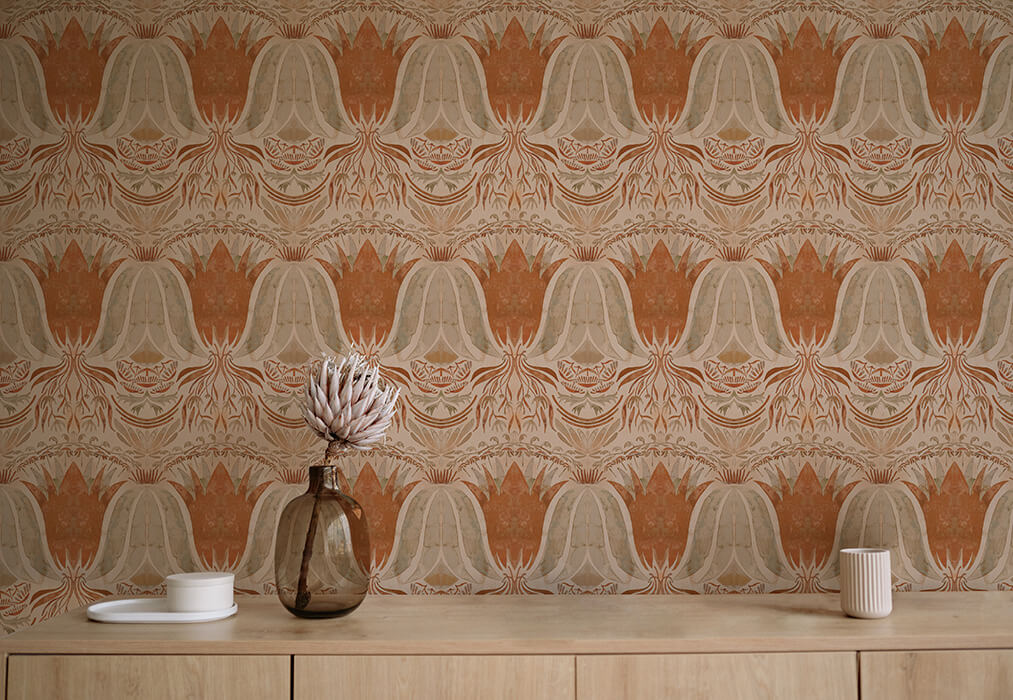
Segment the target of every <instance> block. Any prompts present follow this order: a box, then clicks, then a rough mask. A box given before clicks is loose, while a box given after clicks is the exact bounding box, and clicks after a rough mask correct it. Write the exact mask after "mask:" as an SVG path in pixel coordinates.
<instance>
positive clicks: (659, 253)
mask: <svg viewBox="0 0 1013 700" xmlns="http://www.w3.org/2000/svg"><path fill="white" fill-rule="evenodd" d="M691 252H692V247H691V246H690V245H687V246H686V248H685V249H684V250H683V252H682V255H681V256H680V257H679V262H678V264H676V262H675V260H674V259H673V257H672V254H671V253H670V252H669V250H668V246H667V245H665V242H664V241H658V243H657V244H656V245H655V246H654V249H653V250H652V251H651V255H650V257H648V259H647V263H646V264H645V263H643V262H642V261H641V258H640V255H639V254H638V253H637V252H636V250H634V249H633V248H631V249H630V253H631V254H632V258H633V263H632V267H631V266H628V265H627V264H626V263H624V262H621V261H619V260H613V261H612V263H613V264H614V265H615V266H616V268H617V269H618V270H619V272H620V274H622V276H623V279H625V280H626V286H627V287H628V288H629V290H630V300H631V301H632V303H633V316H634V320H635V321H636V324H637V330H638V331H640V337H641V338H643V340H644V342H645V343H648V344H662V345H675V344H676V343H677V342H678V340H679V338H680V337H681V336H682V332H683V330H684V329H685V327H686V317H687V315H688V314H689V298H690V295H691V294H692V293H693V285H694V284H695V283H696V280H697V278H698V277H699V276H700V273H701V272H703V271H704V268H706V267H707V264H708V263H709V262H710V261H711V260H712V258H705V259H703V260H700V261H699V262H697V263H696V264H694V265H693V266H692V267H690V263H689V261H690V254H691Z"/></svg>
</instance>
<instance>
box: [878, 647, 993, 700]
mask: <svg viewBox="0 0 1013 700" xmlns="http://www.w3.org/2000/svg"><path fill="white" fill-rule="evenodd" d="M860 659H861V668H862V700H953V699H954V698H980V699H982V700H1008V699H1009V698H1013V650H1010V649H980V650H975V651H961V650H954V651H875V652H862V653H861V655H860Z"/></svg>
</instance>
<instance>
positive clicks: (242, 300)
mask: <svg viewBox="0 0 1013 700" xmlns="http://www.w3.org/2000/svg"><path fill="white" fill-rule="evenodd" d="M251 251H252V246H248V247H247V248H246V250H245V251H243V254H242V256H241V257H240V258H239V261H238V262H237V261H236V260H234V259H233V257H232V254H231V253H230V252H229V249H228V248H227V247H226V245H225V243H224V241H218V243H216V244H215V247H214V248H213V249H212V250H211V254H210V255H209V256H208V259H207V262H204V261H202V260H201V257H200V255H198V253H197V251H196V250H195V249H194V248H192V247H191V248H190V254H191V261H190V264H189V265H188V264H187V263H185V262H183V261H181V260H175V259H173V260H172V263H173V265H175V266H176V269H177V270H179V273H180V274H181V275H182V276H183V279H184V280H185V281H186V285H187V287H188V288H189V289H190V300H191V303H192V304H193V316H194V323H195V324H196V325H197V330H198V331H200V334H201V337H202V338H204V341H205V342H207V343H209V344H212V345H216V346H219V345H232V344H234V343H236V342H238V340H239V338H240V336H241V335H242V334H243V329H244V328H245V327H246V314H247V311H248V310H249V306H250V293H251V292H252V291H253V285H254V283H255V282H256V281H257V278H258V277H259V276H260V273H261V272H263V271H264V268H265V267H267V264H268V263H269V262H270V259H269V258H268V259H264V260H261V261H260V262H259V263H256V264H252V266H251V261H250V253H251Z"/></svg>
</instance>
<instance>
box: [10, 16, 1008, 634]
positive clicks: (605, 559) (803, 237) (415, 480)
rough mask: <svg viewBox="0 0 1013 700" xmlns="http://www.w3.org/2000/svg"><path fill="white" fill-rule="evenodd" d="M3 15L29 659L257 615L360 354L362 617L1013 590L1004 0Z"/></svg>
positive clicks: (13, 403)
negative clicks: (365, 605) (593, 598)
mask: <svg viewBox="0 0 1013 700" xmlns="http://www.w3.org/2000/svg"><path fill="white" fill-rule="evenodd" d="M845 8H847V9H845ZM0 12H2V16H0V231H2V234H0V290H2V305H0V314H2V315H0V445H2V447H0V452H2V457H0V523H2V529H0V614H2V616H3V617H2V620H3V628H4V630H7V631H10V630H12V629H16V628H18V627H21V626H24V625H26V624H29V623H30V622H32V621H35V620H39V619H42V618H45V617H47V616H51V615H54V614H56V613H59V612H61V611H63V610H65V609H68V608H71V607H76V606H79V605H82V604H85V603H87V602H89V601H91V600H94V599H96V598H98V597H100V596H104V595H107V594H112V593H115V594H135V593H136V594H143V593H151V592H157V591H158V590H159V586H160V583H161V581H162V578H163V576H164V575H166V574H168V573H171V572H175V571H181V570H195V569H202V568H215V569H228V570H231V571H235V572H236V574H237V582H238V586H239V587H240V588H241V589H242V590H244V591H249V592H257V593H272V585H273V584H272V578H273V574H272V548H273V534H274V527H275V523H276V519H277V516H278V513H279V510H280V508H281V506H282V505H283V504H284V503H285V502H286V501H287V500H288V499H289V498H291V497H292V496H293V495H295V494H296V493H298V492H300V491H301V490H302V489H304V488H305V486H304V483H305V480H306V471H305V467H306V466H307V465H309V464H313V463H315V462H318V461H319V459H320V458H321V457H322V454H323V449H324V447H325V445H324V444H323V443H322V442H320V441H319V440H317V438H315V437H314V436H313V434H312V433H311V432H310V431H309V430H308V429H306V428H305V427H304V425H303V422H302V419H301V418H300V417H299V410H298V402H299V394H300V388H301V384H302V381H303V376H304V371H305V368H306V366H307V365H308V363H310V362H312V361H313V359H314V358H319V357H320V356H321V355H322V354H323V353H333V352H345V351H348V350H350V349H353V348H354V349H355V350H356V351H358V352H361V353H364V354H365V355H367V356H368V357H369V358H370V359H371V360H372V361H374V362H377V363H379V364H380V366H381V367H382V370H383V372H384V375H385V376H386V377H387V378H388V379H389V380H390V381H392V382H395V383H396V384H397V385H399V386H400V387H402V390H403V392H404V394H403V395H404V401H403V404H402V410H401V412H400V414H399V416H398V422H397V426H396V429H395V430H394V431H393V434H392V435H391V436H390V439H389V440H388V442H387V443H386V445H385V446H384V447H383V448H382V449H379V450H376V451H374V452H371V453H367V454H364V455H360V456H358V457H355V458H351V459H349V460H348V461H347V463H346V464H345V465H344V467H343V474H344V478H345V484H346V486H347V489H348V490H349V491H350V492H351V493H352V494H353V495H354V497H355V498H357V499H358V500H359V501H360V502H361V503H362V504H363V505H364V506H365V509H366V512H367V514H368V518H369V522H370V526H371V529H372V574H371V590H372V591H374V592H377V593H462V594H468V593H517V592H526V593H662V592H664V593H669V592H702V593H711V592H754V591H821V590H834V589H835V586H836V585H837V561H836V558H835V554H834V552H835V551H836V549H837V548H838V547H840V546H842V545H859V544H865V545H886V546H889V547H891V548H892V549H893V552H894V574H895V582H896V585H897V587H898V588H901V589H914V590H919V589H967V588H988V589H993V588H1007V587H1010V586H1011V584H1013V515H1011V512H1013V452H1011V446H1013V260H1011V259H1010V258H1011V257H1013V255H1011V246H1013V103H1011V99H1010V92H1011V89H1013V4H1011V3H1009V2H961V3H951V2H937V1H931V0H930V1H928V2H925V1H923V0H917V1H914V0H897V1H896V2H894V1H892V0H867V1H866V2H864V3H859V2H856V3H846V4H841V3H834V2H797V1H791V2H748V1H747V0H694V1H693V2H677V1H673V2H616V1H614V0H605V1H599V0H568V1H567V2H551V3H549V2H524V1H521V2H510V3H508V2H488V3H475V2H471V1H466V0H428V2H407V3H398V2H393V1H391V2H338V3H333V4H332V3H329V2H328V3H321V2H316V1H315V0H273V1H272V2H266V1H265V2H257V3H255V4H252V3H244V2H241V1H238V0H225V1H223V2H216V3H205V2H195V3H192V4H191V5H189V6H188V7H187V8H185V9H179V5H178V4H177V3H174V2H162V1H161V0H138V2H136V3H135V4H128V3H126V2H124V1H123V0H111V1H110V2H98V1H92V0H87V1H84V2H75V3H53V2H48V3H47V2H38V1H37V0H13V1H11V0H8V2H5V3H4V9H3V10H0Z"/></svg>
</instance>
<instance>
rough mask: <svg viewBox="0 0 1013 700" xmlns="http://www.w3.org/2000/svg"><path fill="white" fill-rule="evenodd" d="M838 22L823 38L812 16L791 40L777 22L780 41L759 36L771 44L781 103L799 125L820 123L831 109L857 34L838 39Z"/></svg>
mask: <svg viewBox="0 0 1013 700" xmlns="http://www.w3.org/2000/svg"><path fill="white" fill-rule="evenodd" d="M838 26H839V25H837V24H835V25H834V26H833V27H831V28H830V31H829V32H828V33H827V37H826V39H821V38H820V35H819V32H818V31H816V25H815V24H813V21H812V19H810V18H808V17H807V18H806V19H805V20H804V21H803V22H802V25H801V26H800V27H799V29H798V32H797V33H796V34H795V38H794V39H790V38H789V37H788V35H787V33H786V32H785V31H784V27H782V26H781V25H780V24H778V25H777V30H778V41H777V42H776V43H775V42H774V41H771V40H770V39H767V38H766V37H762V36H761V37H759V39H760V41H761V42H763V45H764V46H766V47H767V51H768V52H770V56H771V58H772V59H773V60H774V65H775V66H776V67H777V77H778V80H779V82H780V90H781V102H782V103H783V104H784V108H785V109H786V110H787V112H788V114H789V115H790V116H791V118H792V119H793V120H794V121H795V124H797V125H801V124H819V123H821V122H822V121H823V119H824V118H825V117H826V115H827V113H828V112H829V111H830V105H831V103H832V102H833V101H834V88H835V87H836V84H837V70H838V69H839V68H840V66H841V61H842V60H843V59H844V54H846V53H847V52H848V49H849V48H851V45H852V44H854V43H855V42H856V41H857V40H858V37H857V36H853V37H849V38H847V39H844V40H842V41H840V42H838V39H837V29H838Z"/></svg>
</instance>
